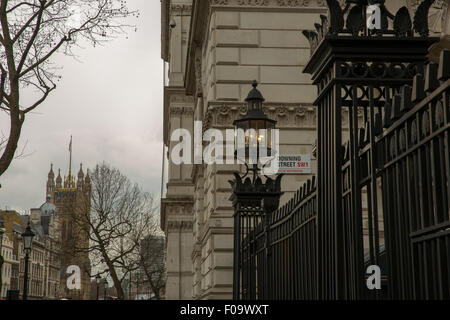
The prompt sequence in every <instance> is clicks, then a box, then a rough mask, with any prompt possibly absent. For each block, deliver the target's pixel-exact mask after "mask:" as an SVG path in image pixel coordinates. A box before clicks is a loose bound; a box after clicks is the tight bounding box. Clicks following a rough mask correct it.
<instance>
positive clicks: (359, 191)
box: [234, 0, 450, 299]
mask: <svg viewBox="0 0 450 320" xmlns="http://www.w3.org/2000/svg"><path fill="white" fill-rule="evenodd" d="M381 2H383V1H381ZM327 3H328V5H329V8H330V15H329V18H326V17H324V16H322V24H321V25H319V24H316V31H305V32H304V34H305V36H307V38H308V39H309V41H310V43H311V50H312V56H311V59H310V61H309V62H308V64H307V66H306V67H305V69H304V72H307V73H311V74H312V76H313V81H314V83H315V84H316V85H317V87H318V98H317V100H316V101H315V105H316V106H317V117H318V130H317V136H318V157H317V158H318V176H317V186H316V181H315V179H314V180H312V181H310V182H308V184H307V185H305V186H303V187H302V188H301V189H300V190H299V192H298V193H297V195H296V196H295V197H294V199H292V200H291V201H290V202H288V203H287V204H286V205H285V206H283V207H282V208H279V209H278V210H276V211H273V209H274V208H272V209H271V210H272V211H270V210H269V211H270V212H267V213H265V214H264V219H259V220H255V222H254V223H253V224H248V223H247V224H245V225H246V226H247V227H248V229H247V231H246V233H245V234H242V233H240V235H239V236H238V237H236V239H235V269H234V272H235V278H234V279H235V281H234V298H235V299H240V298H243V299H261V298H264V299H386V298H390V299H450V202H449V201H450V187H449V184H450V171H449V167H450V151H449V147H450V146H449V132H450V130H449V128H450V125H449V114H450V105H449V92H450V80H449V78H450V55H449V52H448V51H444V52H443V53H442V56H441V62H440V64H439V65H437V64H434V63H429V62H428V60H427V54H428V48H429V47H430V46H431V45H432V44H433V43H435V42H436V41H438V39H436V38H430V37H428V24H427V16H428V8H429V5H431V3H432V1H424V2H423V3H422V4H421V5H420V6H419V9H418V10H417V12H416V15H415V17H414V30H413V27H412V25H413V23H412V21H411V18H410V17H409V13H408V11H407V9H406V8H401V9H400V10H399V11H398V12H397V14H396V15H395V17H394V16H393V15H391V14H390V13H389V12H388V11H387V9H386V8H384V6H383V5H382V4H381V9H382V10H381V12H382V29H381V30H378V31H374V32H373V31H371V30H367V29H366V28H365V27H364V21H365V13H364V12H365V9H366V8H365V5H364V4H363V2H361V3H360V4H352V5H350V4H349V5H347V7H346V8H345V9H344V10H343V9H341V7H340V6H339V5H338V3H337V2H336V1H331V0H330V1H327ZM349 3H350V1H349ZM352 3H355V1H352ZM345 17H347V18H346V19H347V20H346V23H345V25H346V28H344V18H345ZM390 18H391V19H392V20H393V26H394V28H393V30H389V29H388V19H390ZM361 21H363V22H361ZM361 23H363V24H362V25H361ZM414 31H415V33H414ZM344 142H345V143H344ZM235 209H236V213H235V221H236V224H235V226H241V227H242V223H243V222H242V221H243V219H245V218H244V217H247V216H248V214H246V213H245V210H242V208H241V207H239V202H238V201H237V202H235ZM260 210H261V212H264V206H262V207H261V208H260ZM237 230H239V229H237ZM235 234H239V233H238V232H235ZM236 249H238V250H236ZM369 265H378V266H380V267H381V269H382V274H383V279H384V286H383V288H382V290H368V289H367V286H366V282H365V279H366V268H367V266H369ZM241 280H242V281H241ZM249 292H250V294H249Z"/></svg>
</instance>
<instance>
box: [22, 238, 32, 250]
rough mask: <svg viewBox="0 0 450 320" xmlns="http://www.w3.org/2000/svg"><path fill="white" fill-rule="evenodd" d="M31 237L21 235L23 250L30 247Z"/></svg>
mask: <svg viewBox="0 0 450 320" xmlns="http://www.w3.org/2000/svg"><path fill="white" fill-rule="evenodd" d="M32 239H33V237H31V236H24V237H23V247H24V249H25V250H29V249H31V242H32Z"/></svg>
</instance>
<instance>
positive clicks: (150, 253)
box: [139, 232, 166, 300]
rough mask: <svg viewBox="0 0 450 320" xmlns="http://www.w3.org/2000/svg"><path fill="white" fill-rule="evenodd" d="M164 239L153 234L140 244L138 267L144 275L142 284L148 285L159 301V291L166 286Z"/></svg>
mask: <svg viewBox="0 0 450 320" xmlns="http://www.w3.org/2000/svg"><path fill="white" fill-rule="evenodd" d="M164 240H165V238H164V236H162V235H158V233H156V232H154V233H152V234H150V235H149V236H148V237H146V238H145V239H143V240H142V241H141V242H140V250H139V252H140V255H139V256H140V266H141V270H142V272H143V275H144V280H143V283H144V284H148V285H149V286H150V288H151V289H152V291H153V293H154V294H155V296H156V299H158V300H160V299H161V290H162V289H163V288H164V287H165V285H166V272H165V265H164V252H165V241H164Z"/></svg>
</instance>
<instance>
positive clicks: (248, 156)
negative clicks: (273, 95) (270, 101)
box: [234, 80, 277, 183]
mask: <svg viewBox="0 0 450 320" xmlns="http://www.w3.org/2000/svg"><path fill="white" fill-rule="evenodd" d="M252 86H253V89H252V90H250V92H249V93H248V96H247V98H246V99H245V101H246V102H247V113H246V115H245V116H244V117H243V118H242V119H239V120H236V121H234V126H235V133H236V134H235V152H234V154H235V156H236V158H237V159H238V160H240V161H241V162H243V163H244V164H245V166H246V168H247V173H246V175H247V174H248V172H249V171H252V172H253V183H255V181H256V178H257V176H258V172H259V171H261V169H259V168H258V162H259V161H260V160H262V159H261V158H260V156H261V152H262V153H263V155H264V157H268V158H271V157H272V158H273V157H274V156H275V154H276V152H277V150H275V149H273V141H272V130H273V129H275V125H276V123H277V122H276V121H275V120H272V119H269V118H268V117H267V116H266V114H265V113H264V111H263V102H264V101H265V99H264V97H263V96H262V94H261V92H260V91H259V90H258V89H257V86H258V82H257V81H256V80H254V81H253V83H252ZM264 151H266V152H264ZM249 164H250V165H252V166H251V167H249ZM263 167H264V166H263Z"/></svg>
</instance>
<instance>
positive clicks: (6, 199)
mask: <svg viewBox="0 0 450 320" xmlns="http://www.w3.org/2000/svg"><path fill="white" fill-rule="evenodd" d="M128 3H129V7H130V8H131V9H133V8H135V9H139V10H140V17H139V19H137V20H133V21H134V23H135V24H136V25H137V32H134V31H131V32H130V33H129V34H128V39H126V37H125V36H122V37H121V39H117V40H114V41H113V42H110V43H107V44H106V45H105V46H103V47H96V48H92V47H90V46H86V47H85V48H84V49H80V50H78V49H77V51H76V53H77V55H78V60H79V61H77V60H75V59H73V58H70V57H58V59H57V61H56V62H57V63H58V64H59V65H61V66H63V70H62V71H61V75H62V76H63V79H62V80H61V82H60V83H59V85H58V88H57V89H56V90H55V91H54V92H53V93H52V94H51V96H50V97H49V98H48V99H47V100H46V102H45V103H44V104H43V105H42V106H40V107H39V108H38V109H36V112H35V113H34V114H31V115H29V116H28V118H27V119H26V121H25V125H24V128H23V132H22V136H21V143H20V146H19V149H21V148H22V147H23V146H24V144H25V143H27V145H26V149H25V153H27V154H28V156H26V157H24V158H22V159H17V160H14V161H13V163H12V164H11V166H10V167H9V169H8V170H7V171H6V173H5V174H4V175H3V176H1V177H0V184H1V185H2V188H1V189H0V208H1V209H4V208H5V207H8V209H18V210H29V209H30V208H36V207H39V206H40V205H41V204H42V203H43V202H45V197H46V194H45V193H46V182H47V174H48V172H49V169H50V164H51V163H53V164H54V168H55V169H54V171H55V175H57V174H58V171H57V170H58V168H61V173H62V175H63V174H66V175H67V172H68V167H69V152H68V148H69V141H70V135H72V136H73V167H74V170H73V171H74V172H75V173H78V170H79V166H80V163H81V162H82V163H83V166H84V168H86V167H89V168H93V167H94V166H95V165H96V164H97V163H99V162H102V161H106V162H108V163H110V164H111V165H113V166H115V167H117V168H118V169H119V170H120V171H121V172H122V173H124V174H125V175H127V176H128V177H129V178H130V179H131V180H132V181H133V182H137V183H139V185H141V187H143V189H144V190H146V191H149V192H152V193H154V194H155V195H157V196H159V193H160V187H161V185H160V184H161V160H162V159H161V157H162V125H163V122H162V90H163V86H162V82H163V80H162V78H163V71H162V69H163V67H162V60H161V58H160V57H161V53H160V51H161V50H160V45H161V44H160V41H161V37H160V28H161V26H160V14H161V11H160V1H155V0H131V1H128ZM5 120H7V118H6V115H5V114H0V125H2V123H3V126H4V123H5V122H4V121H5Z"/></svg>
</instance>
